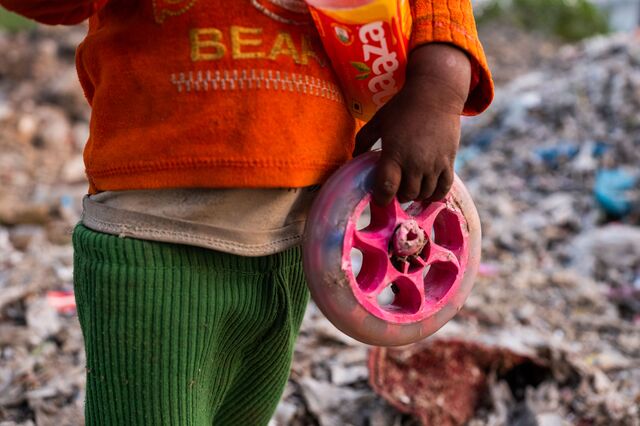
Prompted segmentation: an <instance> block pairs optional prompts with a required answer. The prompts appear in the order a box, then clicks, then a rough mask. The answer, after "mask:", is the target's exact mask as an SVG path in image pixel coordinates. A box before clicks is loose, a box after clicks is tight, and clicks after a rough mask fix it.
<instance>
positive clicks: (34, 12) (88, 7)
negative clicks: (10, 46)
mask: <svg viewBox="0 0 640 426" xmlns="http://www.w3.org/2000/svg"><path fill="white" fill-rule="evenodd" d="M108 1H109V0H56V1H50V2H42V1H33V0H0V6H3V7H5V8H6V9H7V10H10V11H12V12H15V13H17V14H20V15H22V16H24V17H26V18H29V19H33V20H34V21H37V22H40V23H42V24H48V25H75V24H78V23H80V22H82V21H84V20H85V19H87V18H89V17H90V16H92V15H94V14H95V13H97V12H98V11H99V10H100V9H102V8H103V7H104V6H105V5H106V4H107V2H108Z"/></svg>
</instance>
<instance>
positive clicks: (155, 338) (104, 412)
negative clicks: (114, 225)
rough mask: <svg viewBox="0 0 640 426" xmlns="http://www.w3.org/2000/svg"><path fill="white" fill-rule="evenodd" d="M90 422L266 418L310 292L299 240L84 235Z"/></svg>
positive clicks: (78, 267) (81, 311)
mask: <svg viewBox="0 0 640 426" xmlns="http://www.w3.org/2000/svg"><path fill="white" fill-rule="evenodd" d="M73 244H74V248H75V256H74V266H75V278H74V280H75V290H76V302H77V305H78V316H79V318H80V324H81V326H82V331H83V334H84V339H85V347H86V352H87V395H86V407H85V415H86V424H87V425H123V426H125V425H126V426H129V425H131V426H138V425H140V426H142V425H144V426H149V425H163V426H164V425H222V426H225V425H230V426H252V425H266V424H267V423H268V422H269V420H270V418H271V416H272V414H273V412H274V410H275V408H276V406H277V404H278V401H279V399H280V397H281V394H282V392H283V389H284V386H285V384H286V381H287V378H288V375H289V368H290V365H291V357H292V353H293V347H294V342H295V338H296V336H297V333H298V330H299V327H300V323H301V321H302V317H303V314H304V310H305V307H306V304H307V300H308V291H307V288H306V285H305V281H304V277H303V271H302V265H301V255H300V249H299V248H294V249H290V250H288V251H285V252H283V253H279V254H276V255H272V256H265V257H258V258H248V257H240V256H234V255H230V254H226V253H220V252H215V251H211V250H206V249H201V248H197V247H190V246H184V245H177V244H166V243H157V242H151V241H142V240H135V239H131V238H119V237H117V236H112V235H107V234H102V233H97V232H94V231H91V230H89V229H87V228H85V227H84V226H82V225H79V226H78V227H76V229H75V231H74V235H73Z"/></svg>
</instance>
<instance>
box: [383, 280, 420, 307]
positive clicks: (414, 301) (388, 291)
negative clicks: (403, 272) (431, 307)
mask: <svg viewBox="0 0 640 426" xmlns="http://www.w3.org/2000/svg"><path fill="white" fill-rule="evenodd" d="M378 304H379V305H380V307H381V308H382V309H384V310H386V311H388V312H393V313H400V314H415V313H416V312H418V310H419V309H420V306H421V304H422V301H421V300H420V292H419V291H418V289H417V288H416V287H415V285H414V284H413V283H412V282H411V281H410V280H408V279H406V278H398V279H397V280H396V281H394V282H392V283H390V284H389V285H388V286H386V287H385V289H384V290H382V292H380V294H379V295H378Z"/></svg>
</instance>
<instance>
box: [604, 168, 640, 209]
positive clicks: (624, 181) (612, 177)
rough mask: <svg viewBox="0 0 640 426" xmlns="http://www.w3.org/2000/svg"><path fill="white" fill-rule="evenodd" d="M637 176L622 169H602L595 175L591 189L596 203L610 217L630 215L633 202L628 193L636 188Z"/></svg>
mask: <svg viewBox="0 0 640 426" xmlns="http://www.w3.org/2000/svg"><path fill="white" fill-rule="evenodd" d="M637 184H638V176H635V175H633V174H631V173H629V172H627V171H625V170H622V169H604V170H600V171H599V172H598V174H597V175H596V183H595V186H594V188H593V193H594V195H595V198H596V201H597V202H598V204H600V207H602V209H603V210H604V211H605V212H607V213H608V214H609V215H611V216H615V217H623V216H626V215H627V214H629V213H631V211H632V209H633V202H632V200H631V199H630V196H629V195H628V192H629V191H630V190H632V189H634V188H636V187H637Z"/></svg>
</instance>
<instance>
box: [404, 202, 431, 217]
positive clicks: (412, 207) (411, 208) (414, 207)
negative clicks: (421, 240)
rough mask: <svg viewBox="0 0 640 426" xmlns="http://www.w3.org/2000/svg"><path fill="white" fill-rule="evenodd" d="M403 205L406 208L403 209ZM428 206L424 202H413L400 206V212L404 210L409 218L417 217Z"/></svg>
mask: <svg viewBox="0 0 640 426" xmlns="http://www.w3.org/2000/svg"><path fill="white" fill-rule="evenodd" d="M407 204H408V205H407ZM405 205H407V206H406V207H404V206H405ZM428 205H429V203H427V202H424V201H413V202H410V203H404V204H401V206H403V208H402V210H404V211H405V212H406V213H407V214H408V215H409V216H418V215H419V214H420V213H422V212H423V211H424V209H425V208H426V207H427V206H428Z"/></svg>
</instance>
